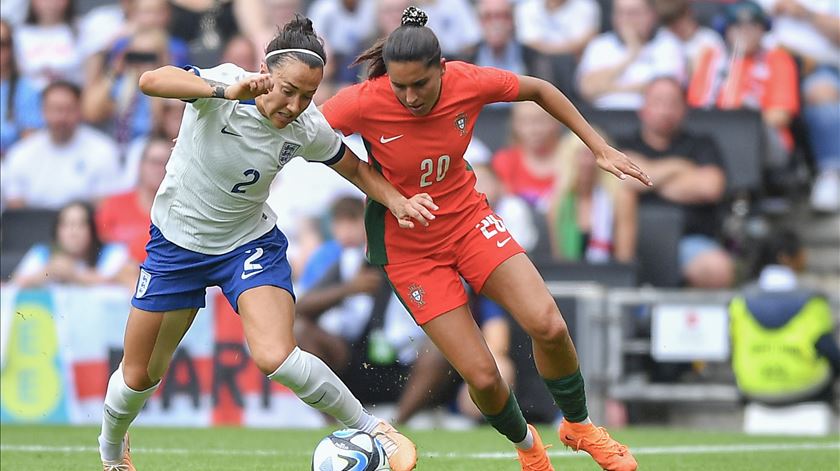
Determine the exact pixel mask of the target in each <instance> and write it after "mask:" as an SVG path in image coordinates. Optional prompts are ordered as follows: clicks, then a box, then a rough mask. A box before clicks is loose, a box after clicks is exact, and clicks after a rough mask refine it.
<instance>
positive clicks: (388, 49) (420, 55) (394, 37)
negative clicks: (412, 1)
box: [353, 6, 441, 79]
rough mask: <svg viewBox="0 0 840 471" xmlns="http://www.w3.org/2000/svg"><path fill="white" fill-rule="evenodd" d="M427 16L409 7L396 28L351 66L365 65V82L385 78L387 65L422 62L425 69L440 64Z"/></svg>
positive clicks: (435, 42) (419, 10)
mask: <svg viewBox="0 0 840 471" xmlns="http://www.w3.org/2000/svg"><path fill="white" fill-rule="evenodd" d="M428 21H429V17H428V15H426V12H424V11H423V10H421V9H419V8H417V7H414V6H410V7H408V8H406V9H405V11H403V14H402V21H401V22H400V26H399V27H398V28H397V29H395V30H394V31H392V32H391V34H389V35H388V37H386V38H383V39H380V40H378V41H377V42H376V44H374V45H373V46H371V47H370V49H368V50H367V51H365V52H363V53H362V54H361V55H360V56H359V57H357V58H356V61H355V62H353V65H359V64H364V63H367V65H368V79H374V78H376V77H380V76H382V75H385V74H386V73H387V72H388V70H387V68H386V64H387V63H388V62H415V61H420V62H423V63H424V64H425V65H426V67H431V66H433V65H437V64H440V56H441V53H440V43H439V42H438V39H437V36H435V33H434V32H433V31H432V30H431V29H429V28H428V27H427V26H426V22H428Z"/></svg>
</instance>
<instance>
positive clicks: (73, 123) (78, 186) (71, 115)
mask: <svg viewBox="0 0 840 471" xmlns="http://www.w3.org/2000/svg"><path fill="white" fill-rule="evenodd" d="M80 94H81V92H80V91H79V88H78V87H77V86H76V85H74V84H72V83H69V82H55V83H52V84H50V85H49V86H48V87H47V88H46V89H44V91H43V93H42V94H41V103H42V109H43V114H44V121H45V122H46V129H42V130H39V131H37V132H34V133H32V134H31V135H29V136H27V137H26V138H24V139H22V140H21V141H19V142H18V143H17V144H15V145H14V146H12V148H11V149H9V154H8V155H7V156H6V159H5V161H4V162H3V172H2V179H3V184H2V191H3V199H4V200H5V202H6V207H8V208H19V207H24V206H30V207H39V208H50V209H58V208H60V207H62V206H64V205H65V204H67V203H68V202H70V201H73V200H77V199H81V200H85V201H90V200H94V199H97V198H101V197H103V196H106V195H108V194H109V193H110V192H111V189H112V185H113V182H114V181H115V179H117V178H118V176H119V173H118V162H119V153H118V151H117V146H116V145H115V144H114V142H113V141H112V140H111V139H110V138H109V137H108V136H106V135H105V134H103V133H101V132H99V131H97V130H95V129H92V128H90V127H88V126H85V125H82V124H80V123H81V108H80V103H79V102H80Z"/></svg>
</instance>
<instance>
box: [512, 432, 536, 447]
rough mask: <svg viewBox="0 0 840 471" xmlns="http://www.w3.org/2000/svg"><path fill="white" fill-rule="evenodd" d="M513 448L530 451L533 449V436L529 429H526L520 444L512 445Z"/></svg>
mask: <svg viewBox="0 0 840 471" xmlns="http://www.w3.org/2000/svg"><path fill="white" fill-rule="evenodd" d="M513 446H515V447H516V448H518V449H520V450H530V449H531V448H533V447H534V434H532V433H531V429H530V428H529V429H528V433H526V434H525V438H524V439H523V440H522V441H521V442H517V443H514V444H513Z"/></svg>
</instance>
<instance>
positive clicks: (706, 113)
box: [686, 110, 766, 194]
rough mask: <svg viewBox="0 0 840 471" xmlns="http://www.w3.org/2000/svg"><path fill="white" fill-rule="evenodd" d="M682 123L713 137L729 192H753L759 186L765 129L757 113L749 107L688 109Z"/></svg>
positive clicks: (760, 182)
mask: <svg viewBox="0 0 840 471" xmlns="http://www.w3.org/2000/svg"><path fill="white" fill-rule="evenodd" d="M686 127H687V129H688V130H689V131H691V132H693V133H695V134H706V135H709V136H711V137H712V138H714V140H715V142H717V145H718V146H719V147H720V152H721V154H722V157H723V160H724V163H725V164H726V182H727V189H728V190H729V193H730V194H738V193H755V192H758V191H759V190H760V189H761V186H762V169H763V167H764V155H765V153H766V149H765V147H766V146H765V138H764V136H765V130H764V122H763V121H762V119H761V113H759V112H758V111H753V110H733V111H722V110H691V111H690V112H689V114H688V117H687V118H686Z"/></svg>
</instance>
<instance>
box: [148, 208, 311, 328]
mask: <svg viewBox="0 0 840 471" xmlns="http://www.w3.org/2000/svg"><path fill="white" fill-rule="evenodd" d="M150 234H151V236H152V238H151V240H150V241H149V243H148V244H147V245H146V254H147V255H146V261H144V262H143V263H142V264H141V265H140V277H139V279H138V280H137V289H136V291H135V293H134V297H133V298H132V299H131V305H132V306H134V307H136V308H138V309H142V310H144V311H151V312H164V311H174V310H177V309H188V308H202V307H204V304H205V301H204V298H205V296H206V289H207V287H208V286H219V287H220V288H222V292H224V295H225V297H226V298H227V300H228V302H230V305H231V306H233V309H234V310H235V311H237V312H239V306H238V304H237V300H238V299H239V295H240V294H242V293H243V292H245V291H246V290H248V289H250V288H256V287H257V286H277V287H278V288H283V289H285V290H286V291H288V292H289V293H290V294H291V295H292V298H294V296H295V294H294V291H293V290H292V269H291V267H290V266H289V262H288V260H287V259H286V249H287V248H288V246H289V242H288V241H287V240H286V236H284V235H283V233H282V232H280V230H279V229H277V228H276V227H275V228H274V229H272V230H270V231H268V232H267V233H266V234H265V235H263V236H261V237H259V238H258V239H255V240H252V241H251V242H248V243H247V244H244V245H242V246H241V247H237V248H236V249H234V250H231V251H230V252H228V253H226V254H222V255H206V254H202V253H198V252H193V251H192V250H187V249H185V248H182V247H179V246H177V245H175V244H173V243H172V242H169V241H168V240H166V238H165V237H164V236H163V234H161V232H160V230H159V229H158V228H157V227H155V226H154V224H153V225H152V227H151V230H150Z"/></svg>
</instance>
